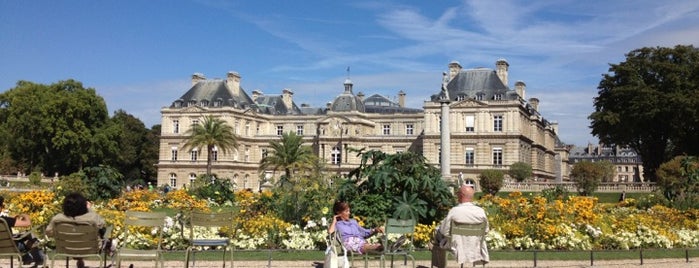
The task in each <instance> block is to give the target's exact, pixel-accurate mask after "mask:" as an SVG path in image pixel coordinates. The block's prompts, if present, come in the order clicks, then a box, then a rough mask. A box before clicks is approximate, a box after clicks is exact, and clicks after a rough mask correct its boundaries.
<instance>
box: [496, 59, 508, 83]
mask: <svg viewBox="0 0 699 268" xmlns="http://www.w3.org/2000/svg"><path fill="white" fill-rule="evenodd" d="M495 67H496V68H497V71H496V72H497V74H498V77H499V78H500V81H502V83H503V84H505V86H506V87H509V85H508V84H507V70H508V69H509V67H510V64H509V63H507V60H505V59H499V60H497V61H496V62H495Z"/></svg>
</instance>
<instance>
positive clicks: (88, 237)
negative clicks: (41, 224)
mask: <svg viewBox="0 0 699 268" xmlns="http://www.w3.org/2000/svg"><path fill="white" fill-rule="evenodd" d="M99 229H100V228H99V227H98V226H97V225H94V224H92V223H86V222H73V221H65V222H56V223H55V225H54V231H53V233H54V235H53V236H54V239H55V242H56V249H55V250H54V251H53V254H52V256H51V267H56V266H55V265H54V262H55V261H56V259H57V258H59V257H65V258H66V267H68V264H69V263H68V262H69V259H70V258H83V259H87V258H96V259H99V262H100V267H106V256H103V254H102V251H101V249H102V244H103V243H102V239H101V238H100V234H99ZM105 237H106V236H105ZM105 254H106V251H105Z"/></svg>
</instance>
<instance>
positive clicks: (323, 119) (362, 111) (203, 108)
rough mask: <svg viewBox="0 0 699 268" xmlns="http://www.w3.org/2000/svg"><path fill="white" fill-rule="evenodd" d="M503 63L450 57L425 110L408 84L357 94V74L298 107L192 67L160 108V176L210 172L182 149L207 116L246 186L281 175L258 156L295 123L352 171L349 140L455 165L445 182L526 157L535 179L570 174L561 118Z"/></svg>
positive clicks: (181, 178) (222, 157) (233, 78)
mask: <svg viewBox="0 0 699 268" xmlns="http://www.w3.org/2000/svg"><path fill="white" fill-rule="evenodd" d="M496 67H497V70H492V69H487V68H477V69H462V68H461V66H460V65H459V64H458V62H452V63H450V64H449V73H448V74H447V73H445V75H444V77H443V80H442V84H443V86H442V90H438V89H436V90H434V91H436V92H437V94H434V95H432V98H431V100H428V101H425V102H424V104H423V107H422V109H419V108H409V107H406V106H405V97H406V93H405V92H403V91H399V92H398V94H397V99H394V98H389V97H386V96H382V95H379V94H373V95H370V96H369V97H365V95H364V94H363V93H362V92H359V93H357V94H355V93H354V92H355V89H354V88H353V83H352V81H351V80H350V79H349V78H348V79H347V80H346V81H345V82H344V83H343V87H344V88H343V90H339V94H338V95H337V96H336V97H335V98H334V99H333V100H332V101H330V102H328V103H327V105H326V106H325V107H310V106H309V105H306V104H301V105H297V103H296V102H295V101H294V98H293V97H294V96H293V95H294V93H293V91H292V90H291V89H282V94H281V95H265V94H264V93H263V92H262V91H261V90H257V89H256V90H253V91H252V92H251V94H248V93H247V92H246V91H245V90H244V89H243V88H242V87H241V83H240V81H241V76H240V75H239V74H238V73H235V72H229V73H228V75H227V78H226V79H206V78H205V77H204V76H203V75H202V74H194V75H193V76H192V87H191V88H190V89H189V90H187V91H186V92H185V93H184V94H183V95H182V97H180V98H179V99H177V100H175V101H173V103H172V105H170V106H169V107H165V108H162V110H161V113H162V136H161V139H160V153H159V155H160V157H159V161H158V165H157V166H158V184H159V185H163V184H169V185H171V186H172V187H175V188H178V187H181V186H182V185H184V184H189V183H190V181H191V180H193V179H195V178H196V176H198V175H199V174H203V173H205V170H206V162H207V160H206V157H207V155H206V152H205V150H206V149H205V148H194V149H193V150H189V149H187V150H186V151H185V150H184V149H183V148H182V145H183V144H184V141H185V138H186V137H185V136H184V135H183V133H185V132H186V131H187V129H189V128H190V126H191V125H193V124H197V123H198V122H199V121H200V120H201V118H202V117H203V116H204V115H213V116H216V117H219V118H222V119H224V120H225V121H226V122H228V123H229V124H230V125H231V126H233V129H234V131H235V133H236V134H237V135H238V136H239V137H240V140H239V144H240V146H239V147H238V149H237V150H234V151H233V152H232V153H228V154H223V153H219V152H218V150H216V151H214V154H213V157H214V159H213V163H214V164H213V173H215V174H217V175H218V176H219V177H221V178H229V179H231V180H232V181H233V182H234V183H235V184H236V185H237V187H239V188H251V189H258V188H259V187H261V185H260V184H261V182H263V180H262V179H263V178H271V177H278V176H279V175H280V174H273V173H272V172H271V171H264V172H262V173H263V174H260V172H259V171H258V167H259V162H260V160H261V159H262V158H264V157H265V155H267V153H268V152H269V142H270V141H273V140H278V139H279V138H280V136H281V135H282V133H286V132H289V131H293V132H295V133H296V134H298V135H300V136H302V137H303V139H304V142H305V144H307V145H309V146H312V148H313V150H314V152H315V153H316V154H317V155H318V157H320V158H321V159H322V160H323V161H325V163H326V164H327V165H326V169H327V172H329V173H335V174H346V173H348V172H349V171H350V170H352V169H354V168H356V167H358V166H359V164H360V160H361V159H360V158H359V157H357V155H356V153H353V152H351V151H350V148H365V149H367V150H381V151H383V152H386V153H398V152H406V151H412V152H416V153H418V154H422V155H424V156H425V157H426V158H427V160H428V162H429V163H431V164H434V165H435V166H437V167H438V168H439V167H440V166H441V167H449V168H448V169H447V170H446V171H443V175H444V177H445V179H447V180H455V179H456V175H455V174H461V176H462V178H463V179H472V180H477V176H478V174H479V173H480V172H481V171H482V170H485V169H503V170H506V169H507V168H508V167H509V165H510V164H512V163H514V162H519V161H521V162H527V163H530V164H531V165H532V167H533V173H534V177H535V178H540V179H546V180H566V179H567V175H568V174H569V171H568V166H569V165H568V147H567V146H566V145H565V144H563V143H562V142H561V141H560V140H559V138H558V135H557V131H558V124H557V123H555V122H549V121H547V120H545V119H544V118H543V117H542V116H541V114H539V112H538V105H539V101H538V99H535V98H532V99H529V101H528V102H527V101H525V99H524V94H525V88H526V85H525V84H524V82H521V81H518V82H516V83H515V89H514V90H513V89H510V88H509V86H508V83H507V81H508V77H507V76H508V75H507V72H508V67H509V64H508V63H507V62H506V61H505V60H498V61H497V63H496ZM434 91H433V92H434ZM445 106H448V107H447V108H448V113H447V114H448V117H449V120H448V125H447V126H446V127H447V132H448V133H449V135H447V137H449V138H450V142H448V143H449V144H450V146H449V147H448V151H447V154H446V155H445V157H446V160H444V161H448V162H446V163H445V165H443V164H442V161H443V159H444V158H445V157H444V156H442V149H441V144H442V139H441V138H440V137H442V131H441V128H440V122H441V118H442V117H441V115H442V112H443V109H445Z"/></svg>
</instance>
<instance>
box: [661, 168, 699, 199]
mask: <svg viewBox="0 0 699 268" xmlns="http://www.w3.org/2000/svg"><path fill="white" fill-rule="evenodd" d="M657 174H658V187H659V188H660V191H662V192H663V196H665V198H667V199H668V201H669V202H668V204H670V205H671V206H674V207H676V208H679V209H686V208H699V160H697V157H695V156H678V157H675V158H674V159H672V160H670V161H668V162H665V163H663V164H662V165H660V168H658V171H657Z"/></svg>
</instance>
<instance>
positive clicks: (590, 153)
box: [570, 143, 645, 182]
mask: <svg viewBox="0 0 699 268" xmlns="http://www.w3.org/2000/svg"><path fill="white" fill-rule="evenodd" d="M581 161H590V162H599V161H609V162H611V163H612V164H614V170H615V172H616V173H615V174H614V180H613V182H645V179H644V178H643V161H642V160H641V156H639V155H638V153H636V151H635V150H633V149H631V148H629V147H628V146H606V145H604V144H599V145H593V144H591V143H588V144H587V147H573V148H572V149H571V150H570V163H571V165H574V164H575V163H579V162H581Z"/></svg>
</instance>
